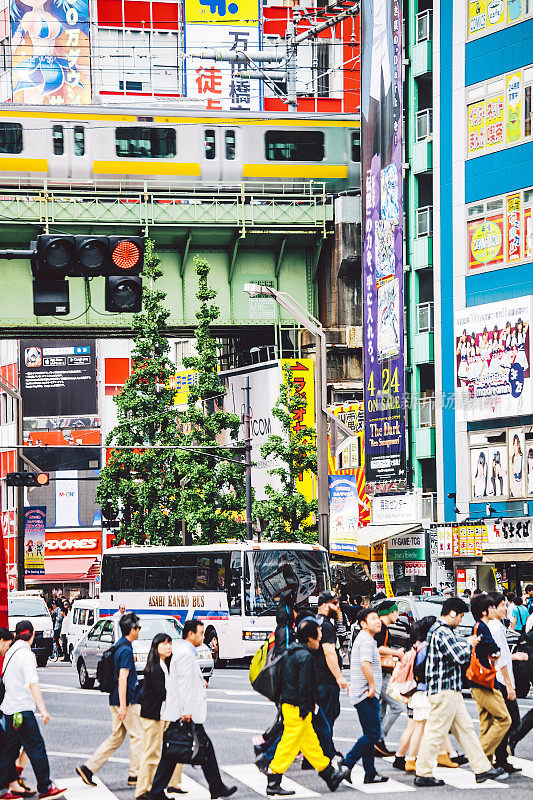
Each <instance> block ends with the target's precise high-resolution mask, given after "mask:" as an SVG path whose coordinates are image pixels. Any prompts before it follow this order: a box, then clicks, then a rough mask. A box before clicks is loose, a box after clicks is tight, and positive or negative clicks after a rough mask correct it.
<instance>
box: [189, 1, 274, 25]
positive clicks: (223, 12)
mask: <svg viewBox="0 0 533 800" xmlns="http://www.w3.org/2000/svg"><path fill="white" fill-rule="evenodd" d="M258 18H259V4H258V2H257V0H185V22H187V23H189V24H190V23H191V22H192V23H199V24H200V23H206V22H207V23H209V24H211V25H213V24H214V25H257V23H258Z"/></svg>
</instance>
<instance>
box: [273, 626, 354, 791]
mask: <svg viewBox="0 0 533 800" xmlns="http://www.w3.org/2000/svg"><path fill="white" fill-rule="evenodd" d="M320 638H321V630H320V626H319V624H318V622H317V621H316V620H314V619H304V620H303V622H302V623H301V624H300V626H299V628H298V632H297V641H296V642H294V643H293V644H291V645H290V646H289V648H288V650H287V655H286V656H285V661H284V664H283V671H282V675H281V709H282V712H283V736H282V737H281V741H280V743H279V744H278V746H277V748H276V753H275V755H274V758H273V759H272V762H271V764H270V771H269V773H268V786H267V795H292V794H294V792H293V791H290V790H286V789H282V788H281V776H282V775H283V773H284V772H286V770H287V769H288V768H289V767H290V765H291V764H292V762H293V761H294V759H295V758H296V756H297V755H298V753H299V752H301V753H302V755H303V756H304V757H305V758H307V760H308V761H309V762H310V763H311V764H312V765H313V767H314V768H315V769H316V770H317V771H318V773H319V775H320V777H321V778H323V780H324V781H325V782H326V784H327V785H328V788H329V789H330V790H331V791H332V792H334V791H335V790H336V789H337V788H338V787H339V785H340V783H341V781H342V780H343V779H344V778H346V777H347V775H348V770H347V769H346V768H341V769H335V768H334V767H333V766H332V764H331V760H330V759H329V758H328V757H327V756H325V755H324V752H323V750H322V748H321V747H320V743H319V741H318V737H317V735H316V733H315V730H314V728H313V723H312V718H313V712H314V711H315V708H316V707H317V703H318V680H317V674H316V666H315V656H316V652H317V650H318V647H319V644H320Z"/></svg>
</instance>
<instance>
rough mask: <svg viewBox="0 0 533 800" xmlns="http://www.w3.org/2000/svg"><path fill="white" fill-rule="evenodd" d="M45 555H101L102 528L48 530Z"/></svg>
mask: <svg viewBox="0 0 533 800" xmlns="http://www.w3.org/2000/svg"><path fill="white" fill-rule="evenodd" d="M44 553H45V556H99V555H101V553H102V532H101V531H100V530H88V531H87V530H76V529H75V530H70V531H59V530H57V528H53V529H50V530H47V531H46V537H45V542H44Z"/></svg>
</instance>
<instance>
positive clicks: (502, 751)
mask: <svg viewBox="0 0 533 800" xmlns="http://www.w3.org/2000/svg"><path fill="white" fill-rule="evenodd" d="M499 686H500V691H501V693H502V695H503V699H504V700H505V705H506V706H507V711H508V712H509V714H510V715H511V727H510V728H509V730H508V731H507V733H506V734H505V736H504V737H503V739H502V740H501V742H500V744H499V745H498V747H497V748H496V750H495V752H494V763H495V764H496V766H497V767H498V766H502V765H503V764H505V763H507V742H508V741H509V737H510V736H511V735H512V734H514V733H515V732H516V730H517V729H518V727H519V726H520V710H519V708H518V703H517V701H516V699H515V700H509V698H508V697H507V689H506V688H505V686H501V685H500V684H499Z"/></svg>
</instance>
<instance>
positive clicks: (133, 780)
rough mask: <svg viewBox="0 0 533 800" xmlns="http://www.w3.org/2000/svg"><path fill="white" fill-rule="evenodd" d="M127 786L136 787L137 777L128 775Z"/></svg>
mask: <svg viewBox="0 0 533 800" xmlns="http://www.w3.org/2000/svg"><path fill="white" fill-rule="evenodd" d="M128 786H137V775H128Z"/></svg>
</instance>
